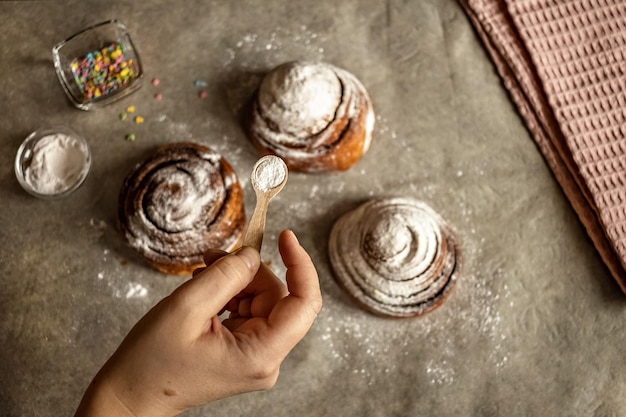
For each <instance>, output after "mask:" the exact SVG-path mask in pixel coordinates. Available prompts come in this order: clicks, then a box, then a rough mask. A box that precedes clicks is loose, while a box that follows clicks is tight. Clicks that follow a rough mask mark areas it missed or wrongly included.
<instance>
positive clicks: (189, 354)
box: [76, 231, 322, 417]
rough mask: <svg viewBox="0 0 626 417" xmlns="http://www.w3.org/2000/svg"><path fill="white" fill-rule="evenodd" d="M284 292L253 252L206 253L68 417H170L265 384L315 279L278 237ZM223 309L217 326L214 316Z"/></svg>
mask: <svg viewBox="0 0 626 417" xmlns="http://www.w3.org/2000/svg"><path fill="white" fill-rule="evenodd" d="M279 251H280V254H281V256H282V259H283V262H284V264H285V266H286V269H287V273H286V281H287V285H285V284H283V283H282V282H281V281H280V280H279V279H278V278H277V277H276V276H275V275H274V274H273V273H272V272H271V270H270V269H269V268H268V267H267V266H266V265H264V264H261V262H260V258H259V253H258V252H257V251H256V250H254V249H252V248H248V247H246V248H242V249H240V250H239V251H237V252H235V253H233V254H226V253H224V252H214V251H209V252H207V253H206V254H205V262H206V264H207V267H206V268H203V269H201V270H198V271H196V272H195V273H194V276H193V278H191V279H190V280H188V281H187V282H185V283H184V284H182V285H181V286H180V287H178V288H177V289H176V290H175V291H174V292H173V293H172V294H171V295H169V296H168V297H166V298H164V299H163V300H161V301H160V302H159V303H158V304H157V305H156V306H155V307H153V308H152V309H151V310H150V311H149V312H148V313H147V314H146V315H145V316H144V317H143V318H142V319H141V320H140V321H139V322H138V323H137V324H136V325H135V327H134V328H133V329H132V330H131V331H130V333H129V334H128V335H127V336H126V338H125V339H124V341H123V342H122V344H121V345H120V347H119V348H118V350H117V351H116V352H115V353H114V354H113V356H112V357H111V358H110V359H109V360H108V361H107V363H106V364H105V365H104V367H103V368H102V369H101V370H100V372H99V373H98V375H96V377H95V378H94V380H93V382H92V383H91V385H90V386H89V388H88V390H87V392H86V393H85V396H84V397H83V401H82V402H81V404H80V406H79V409H78V411H77V412H76V417H84V416H90V417H92V416H94V417H95V416H105V415H106V416H109V417H110V416H135V417H138V416H153V417H158V416H174V415H176V414H179V413H181V412H183V411H184V410H187V409H189V408H191V407H193V406H197V405H202V404H206V403H208V402H211V401H214V400H217V399H220V398H224V397H228V396H231V395H235V394H239V393H243V392H248V391H255V390H262V389H268V388H271V387H272V386H274V384H275V383H276V379H277V377H278V372H279V367H280V364H281V363H282V361H283V359H284V358H285V357H286V356H287V354H288V353H289V352H290V351H291V349H292V348H293V347H294V346H295V345H296V344H297V343H298V342H299V341H300V339H302V338H303V337H304V335H305V334H306V332H307V331H308V330H309V328H310V327H311V325H312V323H313V321H314V319H315V317H316V316H317V313H319V311H320V309H321V307H322V297H321V293H320V287H319V281H318V277H317V272H316V270H315V267H314V265H313V263H312V262H311V258H310V257H309V255H308V254H307V252H306V251H305V250H304V248H302V246H300V244H299V243H298V241H297V239H296V237H295V235H294V234H293V233H292V232H291V231H284V232H283V233H281V235H280V238H279ZM224 310H227V311H230V317H229V318H227V319H226V320H224V322H221V321H220V319H219V317H218V316H219V315H220V313H222V312H223V311H224Z"/></svg>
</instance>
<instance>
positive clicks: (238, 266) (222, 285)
mask: <svg viewBox="0 0 626 417" xmlns="http://www.w3.org/2000/svg"><path fill="white" fill-rule="evenodd" d="M260 262H261V260H260V257H259V252H258V251H257V250H255V249H253V248H249V247H244V248H242V249H240V250H238V251H237V252H235V253H233V254H229V255H225V256H223V257H221V258H220V259H218V260H216V261H215V262H213V263H212V264H211V266H208V267H207V268H205V269H204V270H202V271H201V272H200V273H198V274H197V275H196V276H195V277H194V278H193V279H190V280H188V281H187V282H185V283H184V284H183V285H181V286H180V287H178V288H177V289H176V290H175V291H174V292H173V293H172V295H171V296H172V297H173V298H174V299H175V300H178V301H179V302H180V303H182V304H183V305H185V306H186V307H187V308H188V309H190V310H193V315H194V317H196V318H198V319H201V320H200V321H198V323H206V321H207V320H209V319H211V318H212V317H213V316H215V315H217V314H219V312H220V311H221V310H222V308H223V307H224V306H225V305H226V304H227V303H228V302H229V301H230V300H231V299H232V298H234V297H235V296H236V295H237V294H239V293H240V292H241V291H242V290H243V289H244V288H246V286H248V284H249V283H250V282H251V281H252V279H253V278H254V276H255V274H256V272H257V270H258V269H259V265H260Z"/></svg>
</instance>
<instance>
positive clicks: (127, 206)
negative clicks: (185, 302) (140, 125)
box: [118, 143, 245, 275]
mask: <svg viewBox="0 0 626 417" xmlns="http://www.w3.org/2000/svg"><path fill="white" fill-rule="evenodd" d="M118 214H119V223H120V227H121V230H122V233H123V235H124V237H125V238H126V240H127V241H128V243H129V244H130V246H132V247H133V248H134V249H136V250H137V251H139V252H140V253H141V254H142V255H143V256H144V257H146V259H148V261H150V263H151V264H152V265H153V266H154V267H155V268H157V269H158V270H160V271H162V272H165V273H168V274H180V275H182V274H190V273H191V272H193V270H194V269H196V268H197V267H200V266H203V265H204V262H203V258H202V255H203V253H204V251H206V250H207V249H208V248H220V249H223V250H226V251H230V250H232V249H234V248H235V247H236V246H237V245H238V244H239V243H240V241H241V239H242V236H243V230H244V228H245V212H244V206H243V191H242V189H241V186H240V184H239V181H238V178H237V175H236V174H235V171H234V170H233V168H232V167H231V166H230V164H229V163H228V162H227V161H226V160H225V159H224V158H222V157H221V156H220V155H219V154H217V153H215V152H214V151H213V150H211V149H210V148H208V147H206V146H202V145H198V144H195V143H174V144H170V145H165V146H161V147H159V148H157V150H156V151H155V152H154V153H153V154H152V155H150V156H149V157H148V158H147V159H145V160H144V161H143V162H142V163H140V164H139V165H137V166H136V167H135V169H134V170H133V171H132V172H131V173H130V174H129V175H128V176H127V177H126V179H125V181H124V184H123V186H122V189H121V192H120V197H119V213H118Z"/></svg>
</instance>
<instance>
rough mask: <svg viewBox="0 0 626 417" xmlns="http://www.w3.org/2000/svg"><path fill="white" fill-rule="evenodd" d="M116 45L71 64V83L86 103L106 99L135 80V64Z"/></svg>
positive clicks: (117, 44) (121, 47) (118, 44)
mask: <svg viewBox="0 0 626 417" xmlns="http://www.w3.org/2000/svg"><path fill="white" fill-rule="evenodd" d="M124 51H125V48H124V45H122V44H121V43H119V42H113V43H111V44H110V45H108V46H106V47H104V48H102V49H100V50H96V51H92V52H89V53H88V54H87V55H85V56H84V57H82V58H76V59H74V60H73V61H72V62H71V63H70V68H71V70H72V74H73V76H74V81H75V82H76V85H77V86H78V89H79V90H80V92H81V93H82V95H83V98H84V99H85V100H91V99H97V98H99V97H105V96H107V95H108V94H111V93H113V92H115V91H117V90H119V89H120V88H123V87H124V86H126V85H127V84H129V83H130V82H131V81H132V80H133V79H134V78H135V77H136V76H137V74H136V72H135V63H134V60H133V59H132V58H129V57H128V56H127V55H125V53H124Z"/></svg>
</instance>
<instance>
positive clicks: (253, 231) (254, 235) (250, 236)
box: [242, 193, 269, 252]
mask: <svg viewBox="0 0 626 417" xmlns="http://www.w3.org/2000/svg"><path fill="white" fill-rule="evenodd" d="M268 204H269V198H267V195H266V194H262V193H257V196H256V206H255V207H254V212H253V213H252V218H251V219H250V223H249V224H248V229H247V230H246V234H245V236H244V237H243V244H242V246H250V247H253V248H255V249H256V250H258V251H259V252H260V251H261V244H262V243H263V232H264V231H265V216H266V214H267V205H268Z"/></svg>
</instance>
